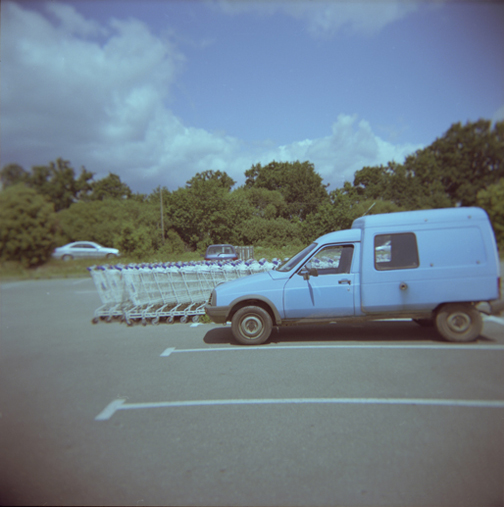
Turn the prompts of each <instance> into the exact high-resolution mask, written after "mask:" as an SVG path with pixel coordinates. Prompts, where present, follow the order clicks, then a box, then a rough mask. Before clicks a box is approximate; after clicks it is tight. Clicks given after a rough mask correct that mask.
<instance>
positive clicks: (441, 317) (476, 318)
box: [436, 304, 483, 342]
mask: <svg viewBox="0 0 504 507" xmlns="http://www.w3.org/2000/svg"><path fill="white" fill-rule="evenodd" d="M436 328H437V330H438V331H439V333H440V334H441V336H442V337H443V338H444V339H445V340H448V341H450V342H472V341H473V340H475V339H476V338H477V337H478V336H479V335H480V333H481V331H482V329H483V319H482V318H481V314H480V312H478V310H476V308H474V307H473V306H471V305H466V304H449V305H445V306H443V307H441V309H440V310H439V312H438V313H437V315H436Z"/></svg>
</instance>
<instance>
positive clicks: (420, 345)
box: [161, 343, 504, 357]
mask: <svg viewBox="0 0 504 507" xmlns="http://www.w3.org/2000/svg"><path fill="white" fill-rule="evenodd" d="M293 349H438V350H504V345H499V344H470V343H468V344H461V343H453V344H442V343H439V344H434V343H433V344H430V343H412V344H408V343H404V344H401V345H398V344H383V345H369V344H363V345H348V344H339V345H280V346H278V345H261V346H252V347H251V346H246V345H245V346H241V347H215V348H211V347H209V348H206V349H176V348H175V347H169V348H167V349H165V350H164V351H163V352H162V353H161V357H168V356H170V355H171V354H176V353H186V352H227V351H236V352H244V351H254V350H262V351H266V350H293Z"/></svg>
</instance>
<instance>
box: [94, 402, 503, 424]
mask: <svg viewBox="0 0 504 507" xmlns="http://www.w3.org/2000/svg"><path fill="white" fill-rule="evenodd" d="M125 401H126V400H124V399H118V400H114V401H113V402H112V403H110V404H109V405H108V406H107V407H105V409H104V410H102V412H100V413H99V414H98V415H97V416H96V417H95V421H108V420H109V419H110V418H111V417H112V416H113V415H114V414H115V413H116V412H117V411H118V410H138V409H147V408H181V407H203V406H224V405H286V404H290V405H292V404H295V405H301V404H326V405H327V404H333V405H334V404H336V405H356V404H358V405H427V406H444V407H468V408H504V400H442V399H425V398H411V399H406V398H280V399H268V398H266V399H249V400H239V399H238V400H192V401H160V402H148V403H125Z"/></svg>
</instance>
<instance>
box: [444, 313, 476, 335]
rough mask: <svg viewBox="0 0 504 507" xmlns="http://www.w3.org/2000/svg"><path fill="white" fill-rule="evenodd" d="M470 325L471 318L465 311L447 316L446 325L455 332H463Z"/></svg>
mask: <svg viewBox="0 0 504 507" xmlns="http://www.w3.org/2000/svg"><path fill="white" fill-rule="evenodd" d="M470 326H471V318H470V317H469V315H467V313H463V312H457V313H452V314H451V315H450V316H449V317H448V327H449V328H450V329H451V330H452V331H455V332H456V333H464V332H465V331H467V330H468V329H469V327H470Z"/></svg>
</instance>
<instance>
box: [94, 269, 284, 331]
mask: <svg viewBox="0 0 504 507" xmlns="http://www.w3.org/2000/svg"><path fill="white" fill-rule="evenodd" d="M275 265H276V264H275V262H272V263H269V262H267V261H266V260H265V259H261V260H260V261H255V260H251V261H246V262H244V261H228V262H213V263H210V262H190V263H169V264H164V263H162V264H129V265H126V266H121V265H116V266H93V267H92V268H88V269H89V271H90V273H91V276H92V278H93V281H94V282H95V286H96V288H97V290H98V292H99V294H100V298H101V301H102V306H101V307H100V308H98V309H97V310H96V311H95V315H94V318H93V322H94V323H96V322H98V321H99V320H100V318H104V319H105V320H107V321H108V322H110V321H111V320H112V319H113V318H114V317H121V319H122V320H124V321H126V323H127V324H128V325H132V324H133V323H134V322H137V321H140V322H141V323H142V324H143V325H146V324H147V323H149V322H150V323H152V324H158V323H159V322H160V321H161V319H163V320H164V321H165V322H168V323H172V322H174V321H175V319H179V320H180V322H187V321H188V320H191V321H192V322H197V320H198V319H199V316H201V315H204V313H205V304H206V302H207V301H208V299H209V297H210V294H211V292H212V290H213V289H214V287H216V286H217V285H219V284H220V283H224V282H227V281H230V280H235V279H237V278H242V277H244V276H248V275H250V274H253V273H257V272H261V271H268V270H271V269H273V268H274V267H275Z"/></svg>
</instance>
